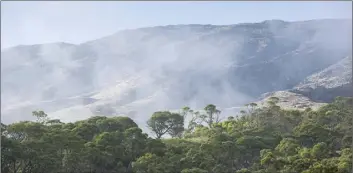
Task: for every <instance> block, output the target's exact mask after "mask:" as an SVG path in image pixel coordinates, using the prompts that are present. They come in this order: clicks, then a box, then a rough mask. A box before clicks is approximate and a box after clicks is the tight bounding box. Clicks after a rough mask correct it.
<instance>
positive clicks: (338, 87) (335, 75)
mask: <svg viewBox="0 0 353 173" xmlns="http://www.w3.org/2000/svg"><path fill="white" fill-rule="evenodd" d="M292 91H293V92H296V93H301V94H303V95H306V96H308V97H310V98H311V99H313V100H316V101H325V102H329V101H332V100H333V99H334V98H335V97H337V96H349V97H352V96H353V84H352V57H346V58H344V59H343V60H341V61H339V62H337V63H336V64H333V65H331V66H329V67H327V68H326V69H324V70H322V71H320V72H318V73H315V74H313V75H310V76H309V77H307V78H306V79H305V80H304V81H303V82H301V83H300V84H299V85H297V86H295V87H294V90H292Z"/></svg>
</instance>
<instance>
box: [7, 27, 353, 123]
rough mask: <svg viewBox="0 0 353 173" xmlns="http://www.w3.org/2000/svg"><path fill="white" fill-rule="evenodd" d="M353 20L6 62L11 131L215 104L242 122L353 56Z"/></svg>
mask: <svg viewBox="0 0 353 173" xmlns="http://www.w3.org/2000/svg"><path fill="white" fill-rule="evenodd" d="M351 31H352V23H351V20H313V21H304V22H285V21H277V20H269V21H264V22H261V23H253V24H238V25H226V26H216V25H173V26H159V27H150V28H141V29H133V30H124V31H120V32H118V33H116V34H114V35H110V36H107V37H104V38H101V39H98V40H93V41H89V42H87V43H83V44H78V45H74V44H68V43H52V44H43V45H32V46H19V47H14V48H10V49H7V50H6V51H3V52H2V53H1V56H2V64H1V77H2V83H1V85H2V88H1V92H2V94H1V99H2V105H1V106H2V108H1V109H2V122H4V123H10V122H14V121H19V120H26V119H32V117H31V111H33V110H38V109H40V110H43V111H45V112H46V113H47V114H48V115H49V116H50V117H52V118H58V119H60V120H62V121H64V122H69V121H76V120H80V119H85V118H88V117H90V116H94V115H105V116H116V115H125V116H129V117H131V118H133V119H134V120H135V121H136V122H137V123H138V124H139V125H140V126H141V128H144V127H145V122H146V120H147V119H148V118H149V117H150V115H151V114H152V113H153V112H155V111H161V110H179V109H181V108H182V107H184V106H189V107H191V108H192V109H196V110H198V109H203V107H205V106H206V105H207V104H215V105H216V106H218V107H219V109H220V110H221V111H223V114H222V115H223V116H224V117H225V116H234V115H236V114H237V112H238V111H239V109H237V108H238V107H242V106H243V105H244V104H246V103H249V102H253V101H257V100H258V99H259V98H260V96H261V94H263V93H266V92H273V91H279V90H287V89H291V88H293V87H294V86H295V85H297V84H298V83H299V82H301V81H302V80H304V79H305V78H306V77H307V76H309V75H311V74H313V73H315V72H318V71H320V70H323V69H325V68H326V67H328V66H329V65H332V64H334V63H336V62H338V61H339V60H341V59H343V58H345V57H346V56H347V55H351V51H352V50H351V47H352V45H351V44H352V41H351V38H352V34H351Z"/></svg>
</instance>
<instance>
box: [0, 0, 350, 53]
mask: <svg viewBox="0 0 353 173" xmlns="http://www.w3.org/2000/svg"><path fill="white" fill-rule="evenodd" d="M351 16H352V2H333V1H332V2H314V1H313V2H304V1H297V2H293V1H292V2H274V1H273V2H269V1H268V2H254V1H252V2H186V1H184V2H114V1H111V2H109V1H106V2H98V1H96V2H89V1H86V2H68V1H66V2H21V1H17V2H1V49H3V48H7V47H11V46H16V45H19V44H38V43H49V42H68V43H75V44H78V43H82V42H85V41H89V40H94V39H97V38H100V37H103V36H107V35H109V34H113V33H115V32H117V31H119V30H122V29H129V28H139V27H146V26H156V25H170V24H215V25H219V24H236V23H241V22H259V21H263V20H268V19H282V20H287V21H297V20H309V19H322V18H351Z"/></svg>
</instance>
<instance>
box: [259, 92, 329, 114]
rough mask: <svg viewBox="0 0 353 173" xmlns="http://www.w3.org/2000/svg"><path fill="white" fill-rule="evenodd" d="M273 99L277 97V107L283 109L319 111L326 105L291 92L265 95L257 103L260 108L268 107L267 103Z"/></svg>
mask: <svg viewBox="0 0 353 173" xmlns="http://www.w3.org/2000/svg"><path fill="white" fill-rule="evenodd" d="M271 97H277V98H278V99H279V100H278V103H277V105H278V106H280V107H281V108H283V109H299V110H305V109H306V108H312V109H314V110H315V109H317V108H319V107H320V106H323V105H325V104H326V103H318V102H314V101H312V100H310V99H309V98H308V97H305V96H303V95H301V94H297V93H293V92H290V91H276V92H272V93H265V94H264V95H263V96H262V100H261V101H259V102H256V103H257V104H258V106H260V107H261V106H266V105H267V102H268V101H269V99H270V98H271Z"/></svg>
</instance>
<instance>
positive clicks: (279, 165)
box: [1, 97, 353, 173]
mask: <svg viewBox="0 0 353 173" xmlns="http://www.w3.org/2000/svg"><path fill="white" fill-rule="evenodd" d="M276 101H277V99H276V98H272V99H270V101H269V103H268V106H267V107H261V108H260V107H257V105H256V104H255V103H251V104H249V105H247V107H248V109H246V110H243V111H241V113H240V115H235V116H230V117H228V118H227V119H226V120H223V121H221V119H220V114H221V111H220V110H218V108H217V107H216V106H215V105H212V104H210V105H206V106H205V108H204V111H202V112H201V111H195V110H192V109H191V108H189V107H184V108H182V109H181V110H180V112H178V113H175V112H169V111H157V112H155V113H154V114H153V115H149V116H150V119H149V120H148V121H147V122H146V125H147V126H148V127H149V128H150V130H151V131H152V132H153V134H154V136H152V137H150V136H148V135H147V134H146V133H144V132H143V131H142V130H141V129H140V128H139V127H138V125H137V124H136V123H135V122H134V121H133V120H132V119H130V118H128V117H119V116H117V117H104V116H95V117H91V118H89V119H86V120H82V121H77V122H74V123H63V122H61V121H60V120H57V119H49V118H48V116H47V114H46V113H45V112H43V111H34V112H33V116H35V117H37V120H36V121H22V122H16V123H13V124H8V125H5V124H1V143H2V145H1V152H2V153H1V172H2V173H350V172H351V170H352V153H353V152H352V148H351V145H352V136H353V134H352V126H353V124H352V115H353V106H352V105H353V99H352V98H344V97H338V98H336V99H335V101H334V102H333V103H330V104H328V105H326V106H323V107H321V108H319V109H318V110H311V109H306V110H304V111H300V110H284V109H281V108H280V107H279V106H277V105H276ZM186 120H188V122H186ZM167 136H169V138H166V137H167Z"/></svg>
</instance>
